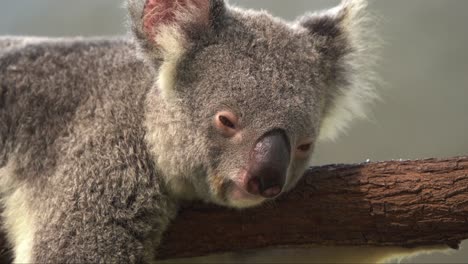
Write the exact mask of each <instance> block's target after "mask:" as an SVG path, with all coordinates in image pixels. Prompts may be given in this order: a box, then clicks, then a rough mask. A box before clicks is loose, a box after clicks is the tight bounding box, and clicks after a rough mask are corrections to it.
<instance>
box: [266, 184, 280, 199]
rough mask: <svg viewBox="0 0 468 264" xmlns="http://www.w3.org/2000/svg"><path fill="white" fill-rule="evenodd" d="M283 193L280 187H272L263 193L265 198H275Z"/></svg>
mask: <svg viewBox="0 0 468 264" xmlns="http://www.w3.org/2000/svg"><path fill="white" fill-rule="evenodd" d="M280 193H281V187H280V186H273V187H270V188H268V189H266V190H264V191H263V192H262V196H263V197H265V198H273V197H275V196H277V195H278V194H280Z"/></svg>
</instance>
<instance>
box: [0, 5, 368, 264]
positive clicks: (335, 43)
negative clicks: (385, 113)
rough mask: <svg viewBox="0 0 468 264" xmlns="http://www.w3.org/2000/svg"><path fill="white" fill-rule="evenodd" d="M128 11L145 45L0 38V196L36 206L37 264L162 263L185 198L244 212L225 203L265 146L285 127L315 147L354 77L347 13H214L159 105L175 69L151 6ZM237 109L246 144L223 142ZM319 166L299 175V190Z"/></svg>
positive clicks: (293, 176)
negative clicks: (162, 70)
mask: <svg viewBox="0 0 468 264" xmlns="http://www.w3.org/2000/svg"><path fill="white" fill-rule="evenodd" d="M351 2H353V1H345V2H344V3H343V6H347V5H350V3H351ZM354 2H359V3H362V2H363V1H359V0H358V1H354ZM128 8H129V12H130V17H131V23H130V25H131V27H132V32H133V33H134V36H135V38H134V39H135V40H136V41H134V40H132V39H126V38H124V39H111V40H109V39H108V40H103V39H57V40H54V39H24V38H13V37H4V38H0V121H1V122H0V176H1V177H3V179H0V183H1V184H0V185H2V186H0V187H1V188H0V190H1V191H2V196H3V198H2V199H3V201H7V200H8V197H12V195H13V193H15V191H16V190H19V189H20V188H21V190H25V192H26V193H27V195H26V196H25V197H27V198H25V201H24V203H25V208H28V212H30V215H28V217H32V218H34V228H33V230H34V239H33V248H32V252H30V253H28V254H31V258H30V260H31V261H33V262H67V263H70V262H74V263H78V262H79V263H83V262H115V261H117V262H126V263H127V262H129V263H130V262H131V263H133V262H146V261H150V260H151V259H152V250H151V249H153V248H155V247H156V246H157V245H158V243H159V240H160V238H161V234H162V232H163V231H164V230H165V227H166V226H167V224H168V223H169V221H170V219H171V218H173V216H174V215H175V213H176V209H177V206H178V204H179V202H180V200H181V198H182V199H189V198H190V199H191V198H195V199H201V200H205V201H207V202H214V203H218V204H221V205H227V206H235V205H234V204H232V203H231V201H229V198H228V197H227V191H228V190H229V188H230V184H232V179H233V178H234V177H235V175H236V174H237V173H238V171H239V169H240V168H242V167H244V166H245V164H246V163H247V157H248V153H249V152H250V150H251V149H252V147H253V145H254V143H255V142H256V140H257V139H258V138H259V137H261V136H262V135H263V134H265V133H266V132H268V131H270V130H272V129H275V128H282V129H284V130H285V131H286V132H287V135H288V137H289V140H290V141H291V144H292V145H293V146H295V145H296V144H298V140H299V139H302V138H305V137H307V138H312V139H316V138H317V136H318V133H319V129H320V124H321V122H322V120H323V119H324V118H325V116H324V113H326V112H328V110H327V109H328V108H329V107H331V105H332V102H333V101H334V98H335V97H336V96H337V95H336V94H339V93H340V90H339V89H345V88H346V87H350V86H349V84H350V82H351V81H352V80H354V79H353V78H352V77H351V76H352V74H356V73H355V72H354V71H353V70H352V69H350V68H349V65H351V63H352V61H345V59H346V58H347V57H346V56H349V55H350V54H353V53H355V52H356V50H355V49H354V46H353V45H352V43H351V41H350V38H349V36H348V35H349V34H352V32H350V31H349V29H348V28H347V27H346V25H345V24H343V23H342V21H343V16H346V13H343V14H341V15H340V14H339V15H336V16H329V15H327V16H324V15H321V14H320V15H319V14H316V15H313V16H312V17H308V18H307V19H303V20H302V21H301V22H297V23H294V24H288V23H286V22H284V21H282V20H280V19H277V18H274V17H272V16H270V15H269V14H267V13H265V12H256V11H251V10H248V11H246V10H241V9H234V8H231V7H229V6H227V5H225V4H224V3H223V2H222V1H219V0H213V1H212V2H211V5H210V8H211V9H210V24H209V25H205V27H200V26H197V27H190V25H189V24H187V25H183V26H181V30H183V32H184V34H185V37H186V40H187V43H186V45H185V46H184V48H185V52H184V54H183V55H181V57H180V58H179V60H177V61H176V62H174V63H176V64H177V68H176V69H177V70H176V73H177V74H176V76H175V83H174V86H173V87H170V88H171V96H170V97H165V96H161V91H160V87H158V85H157V82H155V80H156V78H157V74H158V71H159V67H161V65H162V63H164V61H167V60H168V58H165V57H164V56H165V55H164V52H161V51H160V50H159V48H158V46H157V45H155V44H154V43H152V40H149V39H148V37H147V34H146V33H147V32H144V30H143V29H142V25H143V24H142V23H143V22H142V21H141V19H143V17H144V16H143V13H142V12H143V8H144V2H142V0H129V4H128ZM360 11H362V10H360ZM344 94H345V93H344ZM356 103H357V102H356ZM226 108H228V109H230V110H232V111H234V112H236V113H237V114H238V115H240V116H241V123H242V127H243V130H244V132H243V138H242V141H241V142H240V143H239V142H232V141H229V140H226V139H225V138H223V137H222V136H220V135H219V134H218V133H217V132H216V131H215V130H214V129H213V126H212V119H213V116H214V115H215V114H216V112H217V111H219V110H223V109H226ZM309 159H310V155H309V157H308V158H306V159H301V160H300V159H294V160H293V161H292V162H291V164H290V169H289V175H288V178H287V184H288V185H287V189H290V188H292V187H293V186H294V184H295V183H296V182H297V180H298V179H299V178H300V176H301V175H302V173H303V171H304V170H305V168H306V166H307V164H308V160H309ZM7 167H8V168H13V169H10V170H8V171H7V169H6V168H7ZM2 169H3V171H4V172H3V174H2ZM215 183H216V184H215ZM4 217H5V218H8V217H9V216H8V215H4ZM8 228H9V227H8V226H7V227H6V229H7V230H6V231H7V233H8V232H10V233H12V231H11V230H8ZM12 236H14V235H10V239H11V240H12V241H11V243H12V246H14V247H17V246H18V245H17V244H15V242H14V241H13V240H14V238H13V237H12ZM20 253H21V252H19V253H18V252H17V254H20ZM21 254H22V253H21ZM17 257H18V256H17Z"/></svg>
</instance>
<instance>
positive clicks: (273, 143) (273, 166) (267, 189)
mask: <svg viewBox="0 0 468 264" xmlns="http://www.w3.org/2000/svg"><path fill="white" fill-rule="evenodd" d="M290 153H291V147H290V144H289V140H288V138H287V136H286V134H285V133H284V132H283V131H282V130H274V131H272V132H269V133H267V134H265V135H264V136H263V137H262V138H260V139H259V140H258V141H257V143H256V145H255V147H254V149H253V150H252V153H251V156H250V163H249V170H248V176H247V180H248V183H247V191H248V192H249V193H251V194H254V195H261V196H263V197H265V198H273V197H275V196H277V195H279V194H280V193H281V191H282V189H283V186H284V183H285V181H286V176H287V171H288V167H289V161H290Z"/></svg>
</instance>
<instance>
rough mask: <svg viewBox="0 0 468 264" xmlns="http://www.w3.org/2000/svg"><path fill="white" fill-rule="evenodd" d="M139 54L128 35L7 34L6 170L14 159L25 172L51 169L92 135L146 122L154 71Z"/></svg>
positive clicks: (2, 97) (1, 54)
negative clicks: (49, 36) (110, 37)
mask: <svg viewBox="0 0 468 264" xmlns="http://www.w3.org/2000/svg"><path fill="white" fill-rule="evenodd" d="M134 53H135V52H134V49H133V46H132V44H131V43H130V42H128V41H126V40H123V39H114V40H84V39H72V40H64V39H40V38H0V120H1V122H0V168H1V167H3V166H5V165H6V164H7V162H8V160H9V158H10V157H12V156H14V157H15V158H16V159H18V160H21V163H20V164H18V166H20V167H18V168H16V169H17V170H23V171H24V173H17V174H18V175H28V177H34V175H40V174H44V173H43V172H45V171H46V170H49V169H53V168H54V167H55V166H56V162H57V158H58V157H59V156H60V155H61V154H60V152H63V149H66V148H69V147H70V146H69V145H70V144H78V143H79V142H77V141H79V140H81V139H82V138H83V137H84V136H85V135H86V136H90V137H93V136H96V134H98V133H101V134H105V133H112V131H117V130H119V129H120V128H121V127H122V126H127V127H129V126H130V127H131V126H133V125H135V126H137V125H138V124H141V123H142V122H141V118H142V112H143V110H142V107H143V106H142V105H143V101H144V97H145V92H146V89H148V87H149V86H150V74H149V72H148V71H147V68H146V67H145V65H144V64H143V63H142V62H141V61H140V60H139V59H138V58H137V57H136V56H135V55H134ZM139 119H140V120H139ZM26 171H27V172H26Z"/></svg>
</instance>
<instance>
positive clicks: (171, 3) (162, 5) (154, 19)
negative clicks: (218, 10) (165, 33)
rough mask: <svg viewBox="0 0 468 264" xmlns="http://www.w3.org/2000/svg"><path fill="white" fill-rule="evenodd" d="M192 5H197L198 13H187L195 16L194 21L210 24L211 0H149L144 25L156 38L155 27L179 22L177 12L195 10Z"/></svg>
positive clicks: (144, 13)
mask: <svg viewBox="0 0 468 264" xmlns="http://www.w3.org/2000/svg"><path fill="white" fill-rule="evenodd" d="M190 7H195V10H197V11H196V12H198V14H193V13H192V14H190V13H187V14H186V15H187V16H192V17H194V20H195V21H193V23H200V24H208V22H209V10H210V0H147V1H146V4H145V8H144V10H143V27H144V31H145V32H146V34H147V35H148V37H149V38H150V39H154V37H155V34H156V32H157V30H155V28H157V27H159V26H162V25H168V24H178V23H179V21H177V16H176V14H177V12H181V13H184V12H188V11H189V12H193V11H192V9H191V8H190Z"/></svg>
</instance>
